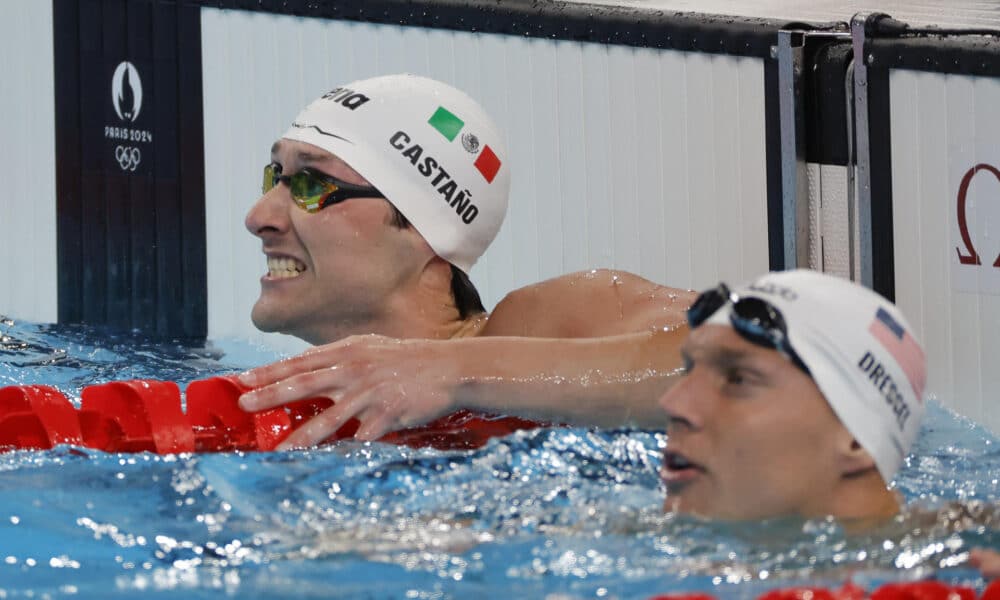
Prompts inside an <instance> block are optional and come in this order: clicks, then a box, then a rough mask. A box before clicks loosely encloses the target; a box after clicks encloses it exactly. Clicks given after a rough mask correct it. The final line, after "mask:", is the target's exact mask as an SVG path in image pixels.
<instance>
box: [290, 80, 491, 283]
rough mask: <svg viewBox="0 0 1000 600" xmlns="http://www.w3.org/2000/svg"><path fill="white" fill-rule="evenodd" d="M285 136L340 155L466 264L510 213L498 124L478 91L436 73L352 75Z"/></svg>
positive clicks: (449, 255) (442, 249)
mask: <svg viewBox="0 0 1000 600" xmlns="http://www.w3.org/2000/svg"><path fill="white" fill-rule="evenodd" d="M283 137H285V138H287V139H290V140H298V141H300V142H306V143H309V144H313V145H314V146H318V147H320V148H322V149H324V150H326V151H328V152H331V153H333V154H335V155H337V156H338V157H340V158H341V159H343V160H344V162H346V163H347V164H348V165H350V166H351V167H352V168H353V169H354V170H355V171H357V172H358V173H360V174H361V176H362V177H364V178H365V179H367V180H368V181H369V182H371V184H372V185H374V186H375V187H377V188H378V189H379V190H380V191H381V192H382V193H383V194H385V196H386V198H388V199H389V201H390V202H392V204H393V205H394V206H395V207H396V208H398V209H399V211H400V212H402V213H403V215H404V216H406V218H407V219H408V220H409V221H410V222H411V223H412V224H413V226H414V227H416V229H417V231H419V232H420V234H421V235H422V236H423V237H424V239H425V240H427V243H428V244H430V246H431V248H433V249H434V251H435V252H436V253H437V254H438V256H440V257H442V258H444V259H445V260H447V261H448V262H450V263H451V264H453V265H455V266H456V267H458V268H459V269H462V270H463V271H465V272H466V273H468V272H469V270H470V269H471V268H472V265H473V264H475V262H476V260H478V259H479V257H480V256H482V254H483V252H485V251H486V248H487V247H488V246H489V245H490V243H491V242H492V241H493V238H494V237H496V234H497V231H499V230H500V225H501V224H502V223H503V219H504V216H505V215H506V213H507V199H508V195H509V192H510V166H509V164H508V158H507V150H506V146H505V145H504V142H503V139H502V137H501V135H500V130H499V129H498V128H497V126H496V125H495V124H494V123H493V121H492V120H491V119H490V117H489V116H488V115H487V114H486V112H485V111H484V110H483V109H482V108H481V107H480V106H479V105H478V104H477V103H476V102H475V101H474V100H472V99H471V98H469V96H467V95H466V94H464V93H463V92H460V91H459V90H457V89H455V88H453V87H451V86H449V85H447V84H444V83H441V82H439V81H435V80H433V79H428V78H426V77H419V76H416V75H387V76H383V77H375V78H372V79H364V80H361V81H355V82H353V83H348V84H346V85H343V86H340V87H338V88H335V89H333V90H331V91H330V92H328V93H326V94H324V95H323V96H322V97H320V98H319V99H317V100H315V101H314V102H313V103H312V104H310V105H309V106H307V107H306V108H305V110H303V111H302V112H301V113H299V115H298V116H297V117H296V118H295V121H294V122H293V123H292V126H291V127H290V128H289V129H288V131H287V132H285V135H284V136H283Z"/></svg>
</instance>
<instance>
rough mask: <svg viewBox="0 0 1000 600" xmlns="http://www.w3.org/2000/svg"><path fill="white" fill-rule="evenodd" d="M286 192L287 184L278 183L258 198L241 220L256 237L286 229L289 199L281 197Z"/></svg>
mask: <svg viewBox="0 0 1000 600" xmlns="http://www.w3.org/2000/svg"><path fill="white" fill-rule="evenodd" d="M288 193H289V192H288V189H287V186H283V185H278V186H275V187H274V188H272V189H271V190H270V191H268V192H267V193H265V194H264V195H263V196H261V197H260V198H258V199H257V202H255V203H254V205H253V206H252V207H250V211H249V212H247V216H246V219H244V221H243V224H244V225H245V226H246V228H247V231H249V232H250V233H252V234H253V235H255V236H257V237H263V236H265V235H266V234H267V233H282V232H285V231H288V229H289V223H290V220H289V215H288V207H289V206H290V205H291V201H290V200H289V199H287V198H283V197H282V194H288Z"/></svg>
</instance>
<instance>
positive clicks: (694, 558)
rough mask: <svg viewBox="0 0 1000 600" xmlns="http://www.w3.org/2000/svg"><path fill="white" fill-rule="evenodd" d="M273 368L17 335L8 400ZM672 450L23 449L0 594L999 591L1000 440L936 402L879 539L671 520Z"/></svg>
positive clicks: (45, 334) (653, 436) (549, 435)
mask: <svg viewBox="0 0 1000 600" xmlns="http://www.w3.org/2000/svg"><path fill="white" fill-rule="evenodd" d="M277 357H278V356H277V355H276V354H274V353H273V352H270V351H268V350H266V349H263V348H260V347H256V346H254V345H252V344H249V343H244V342H234V341H226V342H214V343H209V344H205V345H191V344H185V343H181V342H173V343H164V342H154V341H151V340H148V339H145V338H143V337H141V336H139V335H122V334H114V333H111V332H108V331H104V330H100V329H95V328H90V327H84V326H53V325H38V324H32V323H23V322H15V321H12V320H9V319H5V320H2V321H0V386H5V385H18V384H28V383H44V384H49V385H55V386H56V387H58V388H59V389H60V390H62V391H63V392H64V393H66V394H67V395H68V396H70V397H71V398H72V399H73V400H74V401H76V402H78V401H79V394H80V390H81V389H82V387H83V386H85V385H90V384H95V383H103V382H105V381H109V380H115V379H129V378H155V379H163V380H170V381H176V382H178V383H180V384H181V385H183V384H185V383H186V382H189V381H191V380H193V379H200V378H204V377H208V376H210V375H216V374H221V373H231V372H234V371H238V370H242V369H244V368H247V367H250V366H255V365H258V364H262V363H265V362H268V361H271V360H273V359H275V358H277ZM664 439H665V438H664V437H663V435H662V434H660V433H658V432H653V431H637V430H613V431H607V430H604V431H591V430H587V429H558V428H555V429H540V430H536V431H529V432H519V433H517V434H514V435H511V436H508V437H506V438H500V439H495V440H493V441H491V443H489V444H488V445H487V446H485V447H483V448H481V449H478V450H472V451H449V452H442V451H437V450H431V449H422V450H413V449H409V448H404V447H397V446H391V445H386V444H381V443H371V444H362V443H358V442H354V441H344V442H340V443H337V444H334V445H331V446H328V447H324V448H320V449H317V450H312V451H308V452H285V453H246V454H242V453H228V454H201V455H179V456H157V455H152V454H145V453H143V454H122V455H117V454H107V453H102V452H99V451H93V450H89V449H85V448H74V447H60V448H57V449H54V450H51V451H44V452H41V451H30V452H29V451H18V452H8V453H5V454H0V599H5V598H63V597H77V598H107V597H134V596H136V595H138V594H139V593H140V592H141V593H143V594H154V595H161V596H170V597H178V598H191V597H217V596H219V595H220V593H221V594H228V595H233V596H236V595H239V597H241V598H288V597H296V598H306V597H324V598H331V597H335V598H467V597H474V596H478V597H482V598H544V597H549V598H560V599H562V598H647V597H649V596H651V595H654V594H658V593H665V592H668V591H683V590H704V591H708V592H710V593H713V594H715V595H716V596H719V597H722V598H730V597H732V598H753V597H755V596H756V595H758V594H759V593H760V592H762V591H763V590H766V589H769V588H772V587H789V586H792V585H797V584H803V583H809V584H821V585H828V586H831V587H835V586H839V585H840V584H841V583H843V582H844V581H845V580H846V579H847V578H848V577H851V578H853V580H854V581H855V582H856V583H858V584H859V585H862V586H864V587H874V586H875V585H878V584H880V583H883V582H886V581H894V580H912V579H917V578H923V577H934V578H939V579H942V580H945V581H948V582H952V583H961V584H966V585H974V586H977V587H981V586H982V584H983V582H982V581H981V580H980V579H979V578H978V576H977V574H976V573H975V572H974V571H973V570H971V569H969V568H968V567H967V566H966V565H965V564H964V559H965V553H966V552H967V550H968V549H969V548H970V547H971V546H972V545H987V546H992V547H1000V536H997V534H996V533H995V530H996V529H997V528H996V527H995V526H993V523H994V521H995V518H994V517H993V516H992V515H991V514H990V511H989V510H983V508H984V507H987V508H988V507H989V506H990V505H991V504H992V503H993V502H994V501H996V500H997V499H998V498H1000V490H998V480H1000V456H998V452H997V450H998V444H997V443H996V441H997V440H996V438H995V437H994V436H993V435H991V434H990V433H988V432H987V431H985V430H984V429H982V428H980V427H978V426H976V425H974V424H973V423H971V422H970V421H968V420H966V419H964V418H962V417H959V416H956V415H955V414H953V413H951V412H949V411H947V410H945V409H943V408H942V407H941V406H940V405H938V404H936V403H932V404H931V407H930V410H929V415H928V418H927V420H926V424H925V426H924V429H923V432H922V434H921V437H920V440H919V442H918V444H917V447H916V448H915V451H914V453H913V454H912V455H911V456H910V457H909V458H908V460H907V464H906V467H905V468H904V469H903V471H902V472H901V474H900V476H899V478H898V480H897V482H896V486H897V488H898V489H899V491H900V492H901V493H902V494H904V496H905V497H906V498H907V500H908V501H909V502H910V507H911V509H912V512H913V513H914V514H911V515H907V516H902V517H900V518H899V519H897V521H896V522H894V523H891V524H888V525H886V526H884V527H883V528H881V529H879V530H878V531H874V532H869V533H866V534H864V535H849V534H847V533H845V531H844V528H843V527H842V526H841V524H839V523H837V522H835V521H832V520H812V521H802V520H794V519H789V520H774V521H768V522H764V523H753V524H741V525H733V524H718V523H714V524H713V523H706V522H702V521H699V520H696V519H693V518H687V517H680V516H676V515H664V514H662V512H661V509H660V507H661V505H662V503H663V498H664V493H665V492H664V490H663V488H662V486H661V484H660V481H659V478H658V477H657V470H658V468H659V452H660V448H661V447H662V444H663V443H664ZM956 503H957V504H956ZM952 505H957V506H960V507H964V508H965V511H966V512H969V513H973V514H974V515H975V518H972V519H966V520H964V521H963V520H961V519H958V518H955V515H953V514H952V512H955V511H953V510H952V509H950V508H949V506H952ZM935 511H936V512H935ZM980 513H983V514H980Z"/></svg>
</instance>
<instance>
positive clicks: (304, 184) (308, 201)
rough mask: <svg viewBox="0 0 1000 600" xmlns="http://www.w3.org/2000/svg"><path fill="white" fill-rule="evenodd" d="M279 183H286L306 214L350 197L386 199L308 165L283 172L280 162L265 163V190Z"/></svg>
mask: <svg viewBox="0 0 1000 600" xmlns="http://www.w3.org/2000/svg"><path fill="white" fill-rule="evenodd" d="M279 183H284V184H285V185H287V186H288V189H289V191H290V192H291V193H292V199H293V200H295V204H297V205H298V206H299V208H301V209H302V210H304V211H306V212H309V213H315V212H319V211H321V210H323V209H324V208H326V207H327V206H330V205H331V204H337V203H338V202H343V201H344V200H349V199H351V198H385V195H384V194H383V193H382V192H380V191H378V190H377V189H375V188H373V187H370V186H363V185H354V184H353V183H347V182H346V181H341V180H339V179H337V178H336V177H331V176H329V175H327V174H326V173H320V172H319V171H314V170H313V169H310V168H308V167H306V168H304V169H299V170H298V171H297V172H295V173H293V174H291V175H282V174H281V166H280V165H276V164H274V163H271V164H269V165H267V166H265V167H264V186H263V191H264V193H265V194H266V193H268V192H269V191H271V190H272V189H273V188H274V187H275V186H276V185H278V184H279Z"/></svg>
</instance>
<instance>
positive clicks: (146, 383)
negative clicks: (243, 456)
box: [0, 377, 543, 454]
mask: <svg viewBox="0 0 1000 600" xmlns="http://www.w3.org/2000/svg"><path fill="white" fill-rule="evenodd" d="M246 391H249V388H247V387H244V386H243V385H241V384H240V383H239V382H238V380H236V378H235V377H212V378H210V379H202V380H198V381H194V382H192V383H191V384H190V385H188V388H187V392H186V399H187V411H186V412H185V411H183V410H182V409H181V393H180V389H179V388H178V387H177V384H175V383H172V382H167V381H155V380H133V381H113V382H110V383H105V384H102V385H92V386H87V387H85V388H84V389H83V392H82V394H81V396H82V401H81V406H80V409H79V410H77V409H76V408H75V407H74V406H73V405H72V403H70V401H69V400H68V399H67V398H66V396H64V395H63V394H62V393H61V392H60V391H59V390H57V389H55V388H53V387H49V386H42V385H19V386H10V387H5V388H0V451H4V450H17V449H38V450H46V449H49V448H52V447H53V446H56V445H59V444H75V445H79V446H86V447H88V448H94V449H97V450H103V451H105V452H155V453H158V454H170V453H177V452H227V451H233V450H246V451H253V450H263V451H266V450H273V449H274V448H275V447H276V446H277V445H278V444H280V443H281V442H282V440H284V439H285V438H287V437H288V436H289V434H291V433H292V432H293V431H295V430H296V429H298V428H299V427H301V426H302V424H303V423H305V422H306V421H308V420H309V419H311V418H312V417H314V416H316V415H318V414H319V413H321V412H322V411H324V410H325V409H327V408H329V407H330V406H332V405H333V402H332V401H331V400H330V399H328V398H309V399H306V400H300V401H298V402H293V403H290V404H288V405H285V406H283V407H279V408H273V409H269V410H264V411H260V412H256V413H248V412H245V411H244V410H243V409H241V408H240V406H239V397H240V395H241V394H243V393H244V392H246ZM542 425H543V424H542V423H536V422H534V421H528V420H525V419H519V418H516V417H497V416H493V415H487V414H481V413H473V412H469V411H464V410H463V411H458V412H456V413H453V414H450V415H447V416H445V417H442V418H440V419H437V420H436V421H433V422H431V423H428V424H427V425H425V426H423V427H416V428H413V429H405V430H402V431H397V432H394V433H390V434H389V435H387V436H385V437H384V438H382V441H385V442H390V443H395V444H403V445H407V446H413V447H418V448H420V447H433V448H438V449H441V450H453V449H464V448H478V447H480V446H482V445H484V444H485V443H486V442H487V441H488V440H489V439H490V438H491V437H498V436H504V435H507V434H509V433H513V432H514V431H516V430H518V429H533V428H535V427H540V426H542ZM358 426H359V423H358V421H357V420H354V419H352V420H350V421H348V422H347V423H346V424H345V425H344V426H343V427H341V428H340V430H338V431H337V432H336V433H335V434H334V435H332V436H331V437H330V438H328V439H327V440H326V441H328V442H331V441H336V440H340V439H344V438H350V437H353V436H354V434H355V432H357V430H358Z"/></svg>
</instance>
